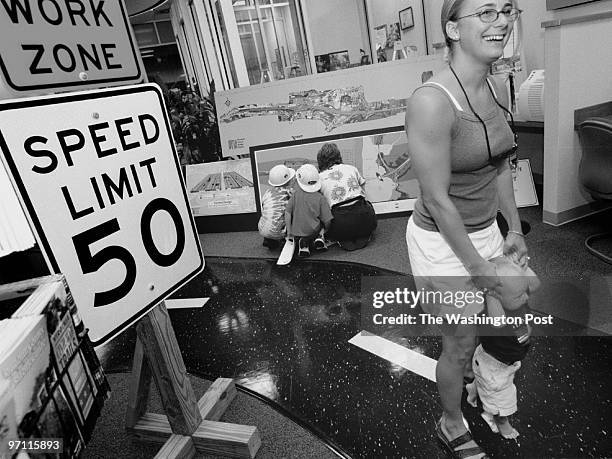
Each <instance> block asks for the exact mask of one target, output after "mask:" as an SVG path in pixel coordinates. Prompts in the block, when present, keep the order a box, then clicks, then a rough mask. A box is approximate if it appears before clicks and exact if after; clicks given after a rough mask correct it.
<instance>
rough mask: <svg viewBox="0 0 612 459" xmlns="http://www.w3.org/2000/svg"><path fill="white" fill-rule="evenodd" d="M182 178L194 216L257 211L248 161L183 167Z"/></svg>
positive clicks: (240, 160)
mask: <svg viewBox="0 0 612 459" xmlns="http://www.w3.org/2000/svg"><path fill="white" fill-rule="evenodd" d="M185 175H186V182H187V191H188V193H189V205H190V206H191V211H192V212H193V215H194V216H196V217H197V216H207V215H228V214H245V213H250V212H256V211H257V208H256V205H255V191H254V187H253V172H252V170H251V162H250V161H249V160H248V159H237V160H230V161H217V162H215V163H202V164H192V165H187V166H185Z"/></svg>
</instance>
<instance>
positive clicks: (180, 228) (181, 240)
mask: <svg viewBox="0 0 612 459" xmlns="http://www.w3.org/2000/svg"><path fill="white" fill-rule="evenodd" d="M162 210H163V211H165V212H166V213H167V214H168V215H170V218H171V219H172V221H173V222H174V227H175V228H176V246H175V247H174V249H173V250H172V251H171V252H170V253H168V254H163V253H161V252H160V251H159V249H158V248H157V247H156V246H155V241H154V240H153V234H152V233H151V222H152V220H153V215H155V213H156V212H159V211H162ZM140 232H141V233H142V242H143V243H144V248H145V250H146V251H147V254H149V257H151V260H153V262H154V263H155V264H157V265H159V266H163V267H168V266H172V265H173V264H174V263H176V262H177V261H178V260H179V258H181V255H182V254H183V250H184V249H185V226H184V225H183V220H182V219H181V214H180V212H179V210H178V209H177V208H176V206H175V205H174V203H173V202H172V201H170V200H169V199H166V198H157V199H154V200H153V201H151V202H150V203H149V204H147V206H146V207H145V209H144V211H143V212H142V218H141V219H140Z"/></svg>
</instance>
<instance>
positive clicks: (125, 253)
mask: <svg viewBox="0 0 612 459" xmlns="http://www.w3.org/2000/svg"><path fill="white" fill-rule="evenodd" d="M119 230H120V228H119V222H118V221H117V219H116V218H113V219H112V220H109V221H107V222H104V223H102V224H100V225H98V226H94V227H93V228H90V229H88V230H86V231H83V232H82V233H80V234H77V235H76V236H73V238H72V243H73V244H74V248H75V250H76V254H77V258H78V259H79V263H80V264H81V270H82V271H83V274H89V273H94V272H96V271H98V270H99V269H100V268H101V267H102V266H104V265H105V264H106V263H108V262H109V261H112V260H118V261H120V262H121V263H123V265H124V266H125V278H124V279H123V281H122V282H121V284H119V285H118V286H117V287H114V288H112V289H110V290H106V291H103V292H96V293H95V294H94V308H97V307H100V306H106V305H108V304H112V303H115V302H116V301H119V300H120V299H121V298H123V297H124V296H126V295H127V294H128V293H130V290H132V287H133V286H134V283H135V282H136V261H134V257H133V256H132V254H131V253H130V252H129V250H127V249H126V248H125V247H120V246H118V245H109V246H107V247H104V248H103V249H102V250H100V251H99V252H98V253H95V254H92V253H91V247H90V246H91V245H92V244H94V243H95V242H98V241H100V240H102V239H104V238H106V237H108V236H110V235H111V234H114V233H116V232H117V231H119ZM113 267H115V264H114V263H113Z"/></svg>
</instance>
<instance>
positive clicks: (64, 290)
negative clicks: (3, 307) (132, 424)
mask: <svg viewBox="0 0 612 459" xmlns="http://www.w3.org/2000/svg"><path fill="white" fill-rule="evenodd" d="M38 283H39V285H38V287H37V288H36V289H35V290H34V292H33V293H32V294H31V295H30V296H29V297H28V298H27V299H26V300H25V302H24V303H23V304H22V305H21V306H20V307H19V308H18V309H17V310H16V311H15V312H14V314H13V315H12V316H11V318H9V319H4V320H2V321H0V457H4V456H3V454H5V455H6V457H9V458H10V457H12V455H14V454H15V453H16V451H14V450H13V449H12V448H10V449H9V448H8V444H6V442H7V441H8V440H10V439H13V440H17V439H21V440H23V439H35V438H45V439H48V438H62V439H63V455H62V457H77V456H78V455H79V454H80V453H81V451H82V450H83V448H84V446H85V444H86V443H87V441H88V440H89V438H90V437H91V433H92V431H93V428H94V426H95V422H96V420H97V418H98V416H99V414H100V410H101V408H102V406H103V404H104V401H105V400H106V399H107V398H108V395H109V392H110V388H109V386H108V382H107V380H106V376H105V375H104V371H103V370H102V367H101V366H100V362H99V360H98V358H97V356H96V354H95V351H94V349H93V346H92V344H91V342H90V341H89V339H88V337H87V331H86V330H85V329H84V327H83V323H82V322H81V320H80V318H79V316H78V313H77V308H76V305H74V301H73V300H72V295H70V290H69V289H68V286H67V284H66V282H65V280H64V278H63V276H47V277H45V278H40V279H39V280H38ZM9 287H10V286H9ZM15 288H19V285H18V284H16V287H15ZM3 289H4V290H6V286H3ZM3 431H6V432H9V433H8V434H3V433H2V432H3ZM3 439H4V440H3Z"/></svg>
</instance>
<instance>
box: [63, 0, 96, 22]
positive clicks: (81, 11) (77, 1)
mask: <svg viewBox="0 0 612 459" xmlns="http://www.w3.org/2000/svg"><path fill="white" fill-rule="evenodd" d="M72 5H75V8H73V7H72ZM66 9H68V15H69V16H70V22H71V23H72V25H73V26H75V25H76V21H75V20H74V18H75V16H80V17H81V19H82V20H83V23H84V24H85V25H86V26H89V25H90V24H89V21H88V20H87V18H86V17H85V5H83V4H82V3H81V0H66Z"/></svg>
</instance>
